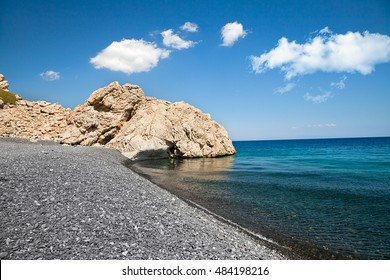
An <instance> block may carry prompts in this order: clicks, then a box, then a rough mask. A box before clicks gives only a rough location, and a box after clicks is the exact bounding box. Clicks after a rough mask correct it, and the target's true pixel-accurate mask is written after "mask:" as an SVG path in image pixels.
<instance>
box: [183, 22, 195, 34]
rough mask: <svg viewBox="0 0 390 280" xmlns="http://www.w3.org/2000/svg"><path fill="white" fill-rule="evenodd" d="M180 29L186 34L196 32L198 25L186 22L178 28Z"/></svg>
mask: <svg viewBox="0 0 390 280" xmlns="http://www.w3.org/2000/svg"><path fill="white" fill-rule="evenodd" d="M180 29H181V30H184V31H188V32H198V25H197V24H196V23H194V22H189V21H187V22H186V23H184V24H183V25H182V26H180Z"/></svg>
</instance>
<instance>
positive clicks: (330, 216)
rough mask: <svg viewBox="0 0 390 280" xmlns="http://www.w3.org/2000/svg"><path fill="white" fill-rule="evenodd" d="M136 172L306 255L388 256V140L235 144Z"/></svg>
mask: <svg viewBox="0 0 390 280" xmlns="http://www.w3.org/2000/svg"><path fill="white" fill-rule="evenodd" d="M234 145H235V147H236V149H237V155H235V156H231V157H224V158H216V159H191V160H168V159H167V160H153V161H143V162H138V163H136V164H135V165H134V168H135V169H136V170H137V171H138V172H141V173H143V174H145V175H147V176H149V178H150V179H151V180H152V181H154V182H156V183H157V184H159V185H161V186H163V187H165V188H167V189H168V190H170V191H171V192H173V193H175V194H177V195H179V196H181V197H183V198H184V199H187V200H190V201H193V202H195V203H197V204H199V205H201V206H203V207H205V208H207V209H209V210H210V211H212V212H214V213H216V214H218V215H220V216H222V217H225V218H227V219H229V220H231V221H233V222H235V223H237V224H239V225H241V226H243V227H245V228H247V229H249V230H251V231H254V232H256V233H259V234H261V235H263V236H265V237H267V238H270V239H272V240H274V241H275V242H277V243H279V244H281V245H283V246H286V247H288V248H291V249H292V250H293V251H295V252H298V253H299V254H301V255H302V256H303V257H304V258H325V259H329V258H341V259H349V258H353V259H390V138H389V137H386V138H353V139H321V140H320V139H316V140H280V141H245V142H244V141H243V142H234Z"/></svg>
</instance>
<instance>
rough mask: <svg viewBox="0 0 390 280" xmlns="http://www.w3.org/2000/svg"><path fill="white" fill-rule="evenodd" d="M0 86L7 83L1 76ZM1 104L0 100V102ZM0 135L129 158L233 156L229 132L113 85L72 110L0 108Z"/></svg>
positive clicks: (206, 118)
mask: <svg viewBox="0 0 390 280" xmlns="http://www.w3.org/2000/svg"><path fill="white" fill-rule="evenodd" d="M0 86H1V87H2V90H3V91H8V82H7V81H6V80H5V79H4V76H3V75H1V76H0ZM0 100H1V98H0ZM0 136H5V137H18V138H24V139H29V140H32V141H35V140H54V141H56V142H59V143H62V144H69V145H84V146H105V147H110V148H115V149H117V150H119V151H120V152H121V153H122V154H123V155H125V156H126V157H128V158H130V159H147V158H164V157H182V158H193V157H219V156H225V155H232V154H235V152H236V151H235V149H234V146H233V144H232V141H231V140H230V139H229V136H228V133H227V131H226V130H225V129H224V128H223V127H222V126H221V125H220V124H218V123H217V122H215V121H213V120H211V117H210V115H208V114H204V113H203V112H202V111H200V110H199V109H197V108H195V107H193V106H191V105H189V104H187V103H184V102H175V103H172V102H168V101H163V100H158V99H156V98H152V97H147V96H145V94H144V92H143V91H142V89H141V88H140V87H139V86H137V85H131V84H124V85H122V86H121V85H120V84H119V83H118V82H113V83H111V84H109V85H107V86H105V87H103V88H101V89H98V90H96V91H95V92H93V93H92V94H91V96H90V97H89V98H88V99H87V100H86V101H85V103H84V104H83V105H79V106H77V107H76V108H75V109H74V110H71V109H65V108H63V107H62V106H61V105H59V104H52V103H49V102H46V101H37V102H32V101H27V100H23V99H22V97H21V96H20V95H15V101H14V102H8V103H5V102H4V101H3V100H2V101H1V104H0Z"/></svg>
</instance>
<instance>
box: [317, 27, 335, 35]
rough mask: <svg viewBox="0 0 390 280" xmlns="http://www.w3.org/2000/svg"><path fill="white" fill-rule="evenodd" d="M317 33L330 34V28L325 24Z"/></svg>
mask: <svg viewBox="0 0 390 280" xmlns="http://www.w3.org/2000/svg"><path fill="white" fill-rule="evenodd" d="M318 33H320V34H332V30H330V29H329V27H328V26H325V27H324V28H322V29H321V30H320V31H319V32H318Z"/></svg>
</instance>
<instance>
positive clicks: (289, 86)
mask: <svg viewBox="0 0 390 280" xmlns="http://www.w3.org/2000/svg"><path fill="white" fill-rule="evenodd" d="M295 86H296V84H294V83H288V84H286V85H285V86H284V87H280V88H278V89H277V90H275V93H279V94H283V93H287V92H289V91H291V90H292V89H293V88H294V87H295Z"/></svg>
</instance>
